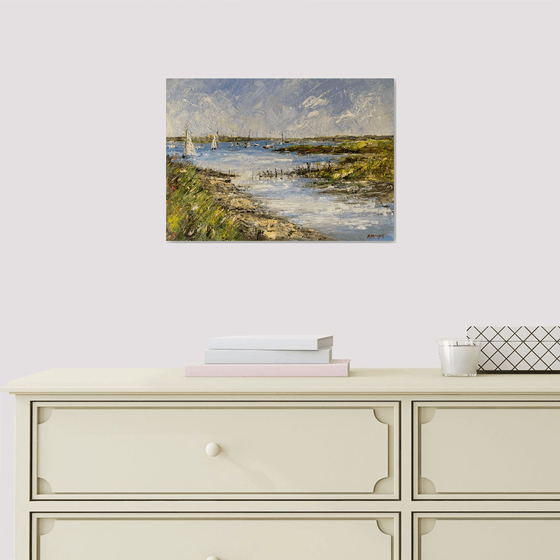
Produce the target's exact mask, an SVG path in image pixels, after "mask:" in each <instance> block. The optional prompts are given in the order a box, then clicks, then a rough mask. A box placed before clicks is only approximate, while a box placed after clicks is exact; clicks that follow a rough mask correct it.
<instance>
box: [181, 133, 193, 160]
mask: <svg viewBox="0 0 560 560" xmlns="http://www.w3.org/2000/svg"><path fill="white" fill-rule="evenodd" d="M183 152H184V154H185V155H186V156H194V155H195V154H196V148H195V147H194V144H193V141H192V138H191V133H190V132H189V131H188V130H187V131H186V132H185V145H184V147H183Z"/></svg>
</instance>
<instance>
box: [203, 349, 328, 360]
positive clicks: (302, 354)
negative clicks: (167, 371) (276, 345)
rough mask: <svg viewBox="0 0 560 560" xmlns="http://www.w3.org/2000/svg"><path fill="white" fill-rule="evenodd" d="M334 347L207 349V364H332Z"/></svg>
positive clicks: (205, 354) (205, 355)
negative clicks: (313, 348)
mask: <svg viewBox="0 0 560 560" xmlns="http://www.w3.org/2000/svg"><path fill="white" fill-rule="evenodd" d="M331 360H332V347H331V348H321V349H320V350H206V352H204V363H205V364H330V362H331Z"/></svg>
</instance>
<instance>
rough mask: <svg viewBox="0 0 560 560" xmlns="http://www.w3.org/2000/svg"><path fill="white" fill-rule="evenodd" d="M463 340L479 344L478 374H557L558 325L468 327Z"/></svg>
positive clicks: (559, 370) (559, 351) (559, 362)
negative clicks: (480, 345)
mask: <svg viewBox="0 0 560 560" xmlns="http://www.w3.org/2000/svg"><path fill="white" fill-rule="evenodd" d="M467 338H470V339H476V340H481V341H482V348H481V350H480V360H479V363H478V371H479V372H482V373H484V372H493V373H496V372H500V371H523V372H549V373H551V372H552V373H560V325H556V326H553V327H543V326H538V327H508V326H504V327H469V328H468V329H467Z"/></svg>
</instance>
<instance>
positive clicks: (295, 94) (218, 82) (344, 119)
mask: <svg viewBox="0 0 560 560" xmlns="http://www.w3.org/2000/svg"><path fill="white" fill-rule="evenodd" d="M394 115H395V111H394V81H393V79H316V78H315V79H301V78H294V79H183V78H169V79H168V80H167V131H166V136H168V137H169V136H182V135H183V134H184V131H185V127H186V126H188V128H189V130H190V131H191V133H192V134H193V135H195V136H205V135H207V134H210V133H215V132H216V131H219V133H220V134H222V135H228V136H247V135H249V134H250V135H251V137H252V138H255V137H261V138H265V137H280V136H281V135H282V134H284V135H285V136H286V137H292V138H304V137H313V136H334V135H355V136H360V135H391V134H394V120H395V119H394Z"/></svg>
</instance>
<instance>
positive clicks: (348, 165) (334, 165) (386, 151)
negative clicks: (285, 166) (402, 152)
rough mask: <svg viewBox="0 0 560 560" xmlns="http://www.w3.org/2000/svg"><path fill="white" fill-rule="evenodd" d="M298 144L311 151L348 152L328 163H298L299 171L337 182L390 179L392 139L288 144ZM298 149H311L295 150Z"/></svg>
mask: <svg viewBox="0 0 560 560" xmlns="http://www.w3.org/2000/svg"><path fill="white" fill-rule="evenodd" d="M291 148H294V150H291V151H298V149H299V148H304V149H305V150H307V149H308V148H314V149H316V151H315V152H314V153H333V154H342V153H344V154H351V155H347V156H345V157H342V158H340V159H338V160H335V161H331V162H329V163H328V164H326V165H325V164H317V165H313V166H310V165H308V166H307V167H305V166H304V167H300V168H299V169H298V170H297V171H298V172H299V174H300V175H304V176H307V177H315V178H317V179H320V180H322V181H324V182H330V183H337V182H342V181H345V182H347V181H366V182H367V181H377V182H379V181H383V182H385V183H393V181H394V161H395V158H394V150H395V146H394V141H393V140H369V139H368V140H364V141H360V142H343V143H340V144H337V145H336V146H324V145H319V146H306V145H304V146H299V147H298V146H291ZM298 153H313V152H307V151H305V152H299V151H298Z"/></svg>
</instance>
